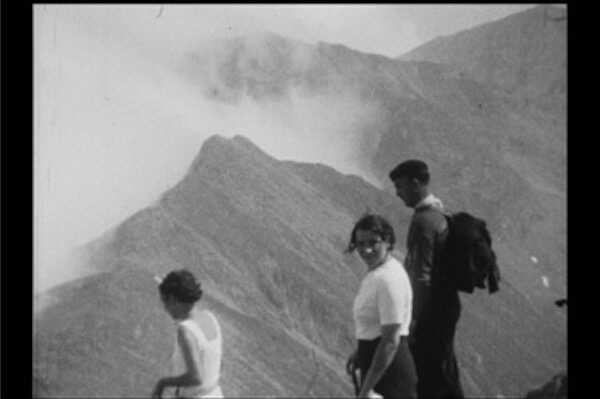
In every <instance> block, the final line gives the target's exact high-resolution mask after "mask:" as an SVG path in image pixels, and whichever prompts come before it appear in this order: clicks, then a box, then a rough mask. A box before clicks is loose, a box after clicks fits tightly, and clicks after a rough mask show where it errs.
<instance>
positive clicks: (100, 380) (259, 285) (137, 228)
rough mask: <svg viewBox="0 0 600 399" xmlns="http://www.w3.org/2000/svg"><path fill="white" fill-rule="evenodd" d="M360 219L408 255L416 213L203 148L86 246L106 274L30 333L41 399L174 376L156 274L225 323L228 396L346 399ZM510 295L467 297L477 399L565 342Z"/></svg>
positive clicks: (246, 151)
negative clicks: (199, 291)
mask: <svg viewBox="0 0 600 399" xmlns="http://www.w3.org/2000/svg"><path fill="white" fill-rule="evenodd" d="M367 207H369V208H371V210H375V211H378V212H381V213H383V214H384V215H386V216H388V217H389V218H390V219H391V220H394V221H395V223H394V224H395V227H396V230H397V231H398V240H399V243H402V242H403V241H404V239H405V230H406V223H407V221H408V217H409V214H408V212H407V211H405V210H403V206H402V205H401V204H400V203H399V200H398V199H396V198H395V197H393V196H392V195H390V194H387V193H385V192H382V191H380V190H378V189H377V188H375V187H373V186H372V185H370V184H368V183H366V182H365V181H364V180H362V179H360V178H358V177H356V176H348V175H342V174H340V173H338V172H336V171H335V170H333V169H332V168H329V167H326V166H323V165H310V164H299V163H295V162H282V161H278V160H276V159H274V158H272V157H270V156H268V155H267V154H265V153H263V152H262V151H261V150H260V149H258V148H257V147H255V146H254V145H253V144H251V143H250V142H249V141H248V140H247V139H245V138H243V137H235V138H234V139H223V138H221V137H213V138H211V139H209V140H208V141H207V142H206V143H205V144H204V146H203V148H202V151H201V152H200V154H199V155H198V157H197V158H196V160H195V162H194V164H193V165H192V166H191V168H190V170H189V172H188V174H187V175H186V176H185V178H184V179H183V180H182V181H181V182H180V183H178V184H177V185H176V186H175V187H173V188H172V189H171V190H169V191H168V192H166V193H165V194H164V195H163V197H162V198H161V199H160V201H159V202H158V203H157V204H156V205H154V206H153V207H150V208H147V209H144V210H142V211H140V212H139V213H137V214H135V215H133V216H132V217H131V218H129V219H128V220H126V221H124V222H123V223H122V224H121V225H120V226H119V227H118V228H117V229H116V230H115V231H114V232H113V233H112V236H111V237H104V238H102V239H101V244H100V245H98V243H96V245H95V246H93V250H92V251H91V253H90V264H91V265H93V266H94V267H96V269H97V270H98V274H96V275H94V276H92V277H86V278H84V279H81V280H79V281H75V282H71V283H67V284H65V285H63V286H60V287H57V288H56V289H54V290H53V291H50V292H49V293H47V294H46V295H47V296H49V297H53V299H54V301H53V303H52V304H50V305H48V307H47V308H46V309H45V310H44V311H43V312H41V313H40V314H39V315H38V318H37V319H36V323H35V326H36V334H35V346H34V353H35V356H36V359H37V361H36V362H35V364H34V378H35V379H34V381H35V382H36V389H37V390H38V392H39V393H43V392H47V393H48V394H51V395H59V396H63V395H77V396H86V397H89V396H140V395H142V396H143V395H145V394H147V393H148V391H149V390H151V388H152V384H153V383H154V381H155V380H156V379H157V378H159V377H160V376H161V375H162V374H164V373H168V372H169V364H170V363H169V356H170V355H171V353H172V349H173V340H174V331H173V330H174V329H173V327H172V323H171V322H170V320H169V319H168V317H167V315H166V314H165V313H164V311H163V310H162V307H161V304H160V302H159V298H158V295H157V289H156V285H155V283H154V281H153V275H155V274H165V273H167V272H168V271H169V270H172V269H175V268H180V267H186V268H188V269H190V270H192V271H193V272H194V273H196V274H197V275H198V276H199V278H200V279H201V280H202V282H203V284H204V286H205V290H206V297H207V298H206V304H207V306H209V307H210V308H212V309H214V311H215V313H217V314H218V315H219V318H220V320H221V323H222V324H223V328H224V339H225V359H224V363H223V367H224V370H223V386H224V390H225V392H226V394H227V395H228V396H268V395H276V396H312V395H314V396H346V395H351V385H350V382H349V380H348V379H347V377H346V376H345V375H344V371H343V370H344V368H343V366H344V362H345V358H346V356H347V354H348V353H349V351H351V350H352V346H353V343H352V322H351V313H350V309H351V302H352V298H353V295H354V293H355V291H356V289H357V285H358V281H359V278H360V275H361V273H363V272H364V266H363V265H362V264H361V263H360V262H359V261H358V260H357V258H356V257H354V256H350V255H347V254H344V253H343V251H344V248H345V246H346V244H347V240H348V234H349V231H350V229H351V227H352V224H353V222H354V221H355V220H356V219H357V218H358V217H359V216H360V215H361V214H362V213H363V212H364V211H365V209H366V208H367ZM399 248H403V247H402V244H399ZM398 256H399V257H400V258H401V254H399V255H398ZM511 280H512V279H511V276H510V275H509V276H507V280H506V282H505V283H504V284H503V286H502V291H501V293H500V294H498V295H495V296H487V294H482V293H480V294H479V295H476V296H474V297H472V298H465V299H466V306H465V311H464V314H463V319H462V321H461V324H460V327H459V338H458V341H459V354H460V358H461V365H462V366H463V374H464V379H465V389H466V391H467V392H468V393H469V394H472V395H487V394H496V393H503V394H505V395H506V394H511V393H518V392H522V391H525V390H526V388H527V387H529V386H530V385H532V384H534V385H535V383H536V382H537V381H538V380H540V379H541V380H543V379H544V375H546V374H551V373H552V370H553V368H554V367H556V366H557V365H558V364H560V359H558V357H557V352H559V351H558V350H557V348H556V346H557V345H560V342H561V335H560V329H559V328H557V326H556V325H554V324H553V323H551V322H549V321H548V320H547V319H546V317H545V316H544V315H543V314H540V313H538V311H537V309H535V308H533V307H532V306H531V304H530V303H529V302H528V301H527V299H526V297H525V296H524V295H523V293H521V292H519V291H517V290H516V289H515V288H514V286H513V284H512V281H511ZM508 331H510V333H509V332H508ZM540 335H543V336H546V335H547V336H548V339H544V340H539V336H540ZM517 360H518V361H517Z"/></svg>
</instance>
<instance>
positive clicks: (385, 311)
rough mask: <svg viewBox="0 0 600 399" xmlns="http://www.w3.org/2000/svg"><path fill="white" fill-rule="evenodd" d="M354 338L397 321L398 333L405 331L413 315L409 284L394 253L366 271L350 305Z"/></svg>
mask: <svg viewBox="0 0 600 399" xmlns="http://www.w3.org/2000/svg"><path fill="white" fill-rule="evenodd" d="M352 310H353V314H354V326H355V333H356V338H357V339H365V340H371V339H375V338H377V337H379V336H380V335H381V326H382V325H385V324H395V323H399V324H400V335H408V331H409V326H410V321H411V317H412V287H411V285H410V280H409V279H408V274H407V273H406V270H405V269H404V266H403V265H402V263H400V262H399V261H398V260H397V259H395V258H393V257H391V256H390V257H389V259H388V260H387V261H386V262H385V263H384V264H383V265H381V266H379V267H378V268H376V269H375V270H371V271H369V272H368V273H367V274H366V275H365V277H364V278H363V280H362V281H361V283H360V287H359V288H358V293H357V295H356V298H355V299H354V305H353V309H352Z"/></svg>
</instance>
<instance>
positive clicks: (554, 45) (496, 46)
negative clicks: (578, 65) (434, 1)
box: [399, 5, 567, 115]
mask: <svg viewBox="0 0 600 399" xmlns="http://www.w3.org/2000/svg"><path fill="white" fill-rule="evenodd" d="M566 30H567V9H566V8H561V7H556V6H551V5H541V6H538V7H534V8H531V9H528V10H526V11H524V12H521V13H519V14H515V15H510V16H508V17H506V18H503V19H501V20H499V21H495V22H492V23H489V24H484V25H480V26H477V27H475V28H472V29H469V30H466V31H462V32H459V33H456V34H454V35H450V36H447V37H438V38H436V39H435V40H432V41H430V42H428V43H426V44H424V45H422V46H419V47H417V48H416V49H413V50H411V51H410V52H408V53H407V54H404V55H402V56H401V57H400V58H399V59H401V60H415V61H431V62H436V63H441V64H448V65H452V66H454V67H457V68H458V69H460V70H461V71H463V72H465V73H467V74H469V75H471V76H473V77H474V78H475V80H477V81H478V82H481V83H484V84H487V85H490V86H492V87H493V88H495V89H497V90H498V91H499V93H502V94H507V95H510V96H512V97H516V98H518V99H519V100H521V101H522V103H526V104H528V105H529V104H532V103H533V104H535V105H537V106H539V107H541V108H542V109H544V110H545V111H550V112H555V113H556V112H562V114H563V115H564V113H565V112H566V109H565V107H566V102H565V94H566V90H567V85H566V83H567V82H566V73H567V35H566Z"/></svg>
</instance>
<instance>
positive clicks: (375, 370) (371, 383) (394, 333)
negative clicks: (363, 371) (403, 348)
mask: <svg viewBox="0 0 600 399" xmlns="http://www.w3.org/2000/svg"><path fill="white" fill-rule="evenodd" d="M399 344H400V324H399V323H396V324H385V325H383V326H381V340H380V341H379V344H378V345H377V349H376V350H375V354H374V355H373V361H372V362H371V366H370V367H369V371H368V372H367V375H366V376H365V379H364V380H363V384H362V386H361V388H360V392H359V394H358V397H360V398H366V397H367V394H368V393H369V391H371V390H372V389H373V388H374V387H375V385H376V384H377V382H378V381H379V380H380V379H381V377H382V376H383V373H384V372H385V370H386V369H387V368H388V366H389V365H390V364H391V363H392V360H393V359H394V355H395V354H396V350H397V349H398V345H399Z"/></svg>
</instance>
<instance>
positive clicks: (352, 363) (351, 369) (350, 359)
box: [346, 351, 356, 375]
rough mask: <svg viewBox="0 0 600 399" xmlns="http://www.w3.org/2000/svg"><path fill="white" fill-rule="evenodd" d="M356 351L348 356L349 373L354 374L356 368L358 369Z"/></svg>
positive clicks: (347, 367) (347, 370) (347, 371)
mask: <svg viewBox="0 0 600 399" xmlns="http://www.w3.org/2000/svg"><path fill="white" fill-rule="evenodd" d="M355 362H356V351H354V352H352V353H351V354H350V356H349V357H348V361H347V362H346V373H348V375H352V374H354V370H355V369H356V364H355Z"/></svg>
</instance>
